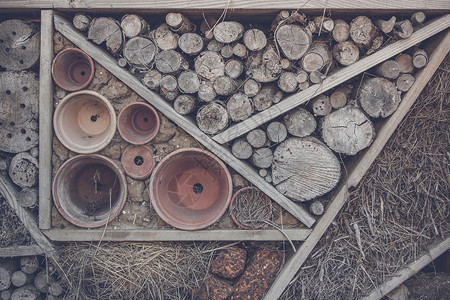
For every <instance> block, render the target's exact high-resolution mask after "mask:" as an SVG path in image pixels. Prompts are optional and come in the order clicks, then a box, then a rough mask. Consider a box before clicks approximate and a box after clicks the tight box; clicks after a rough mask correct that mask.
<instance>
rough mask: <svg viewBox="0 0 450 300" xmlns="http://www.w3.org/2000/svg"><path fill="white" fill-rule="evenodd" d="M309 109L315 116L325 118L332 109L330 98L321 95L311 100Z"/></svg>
mask: <svg viewBox="0 0 450 300" xmlns="http://www.w3.org/2000/svg"><path fill="white" fill-rule="evenodd" d="M310 107H311V109H312V111H313V112H314V115H316V116H326V115H328V114H329V113H330V112H331V110H332V109H333V107H332V106H331V102H330V97H328V96H326V95H323V94H322V95H319V96H317V97H315V98H313V99H312V100H311V102H310Z"/></svg>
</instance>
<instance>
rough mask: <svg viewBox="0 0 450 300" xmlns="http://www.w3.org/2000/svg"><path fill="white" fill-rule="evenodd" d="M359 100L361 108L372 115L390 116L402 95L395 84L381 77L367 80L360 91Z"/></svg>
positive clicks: (374, 116) (375, 116)
mask: <svg viewBox="0 0 450 300" xmlns="http://www.w3.org/2000/svg"><path fill="white" fill-rule="evenodd" d="M357 100H358V102H359V103H360V105H361V108H362V109H363V110H364V111H365V112H366V113H367V114H368V115H369V116H371V117H373V118H378V117H383V118H385V117H388V116H390V115H391V114H393V113H394V111H395V110H396V109H397V107H398V105H399V104H400V100H401V99H400V95H399V93H398V90H397V88H396V87H395V85H394V84H393V83H392V82H391V81H389V80H387V79H385V78H380V77H375V78H370V79H367V80H365V81H364V82H363V83H362V84H361V87H360V89H359V91H358V94H357Z"/></svg>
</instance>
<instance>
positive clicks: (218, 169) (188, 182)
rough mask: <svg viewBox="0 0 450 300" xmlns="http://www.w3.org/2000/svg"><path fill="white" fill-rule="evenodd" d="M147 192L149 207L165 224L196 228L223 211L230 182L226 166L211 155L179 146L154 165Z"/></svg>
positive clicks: (210, 221) (213, 219)
mask: <svg viewBox="0 0 450 300" xmlns="http://www.w3.org/2000/svg"><path fill="white" fill-rule="evenodd" d="M149 191H150V199H151V202H152V206H153V208H154V209H155V211H156V213H157V214H158V215H159V216H160V217H161V219H163V220H164V221H165V222H166V223H168V224H170V225H172V226H173V227H175V228H178V229H183V230H198V229H202V228H206V227H208V226H209V225H211V224H213V223H215V222H216V221H217V220H219V219H220V218H221V217H222V215H223V214H224V213H225V211H226V210H227V208H228V205H229V204H230V201H231V197H232V194H233V183H232V179H231V175H230V172H229V171H228V169H227V167H226V166H225V164H224V163H223V162H222V161H221V160H220V159H218V158H217V157H216V156H215V155H213V154H212V153H210V152H208V151H205V150H202V149H198V148H183V149H179V150H176V151H174V152H172V153H170V154H169V155H167V156H166V157H165V158H164V159H163V160H161V162H160V163H159V164H158V165H157V166H156V168H155V169H154V171H153V173H152V175H151V177H150V182H149Z"/></svg>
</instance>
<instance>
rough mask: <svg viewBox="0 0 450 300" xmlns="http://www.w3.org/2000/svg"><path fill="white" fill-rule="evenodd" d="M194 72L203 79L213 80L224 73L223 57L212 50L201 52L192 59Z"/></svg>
mask: <svg viewBox="0 0 450 300" xmlns="http://www.w3.org/2000/svg"><path fill="white" fill-rule="evenodd" d="M194 68H195V72H197V74H198V76H200V77H202V78H203V79H206V80H209V81H214V80H215V79H216V78H218V77H220V76H223V75H225V62H224V61H223V57H222V56H220V54H218V53H217V52H214V51H204V52H201V53H200V55H199V56H197V57H196V58H195V61H194Z"/></svg>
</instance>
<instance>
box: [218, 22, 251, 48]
mask: <svg viewBox="0 0 450 300" xmlns="http://www.w3.org/2000/svg"><path fill="white" fill-rule="evenodd" d="M213 33H214V38H215V39H216V40H217V41H218V42H221V43H224V44H229V43H232V42H235V41H237V40H239V39H240V38H241V37H242V36H243V34H244V26H242V24H240V23H238V22H234V21H226V22H221V23H219V24H217V25H216V26H215V27H214V30H213Z"/></svg>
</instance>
